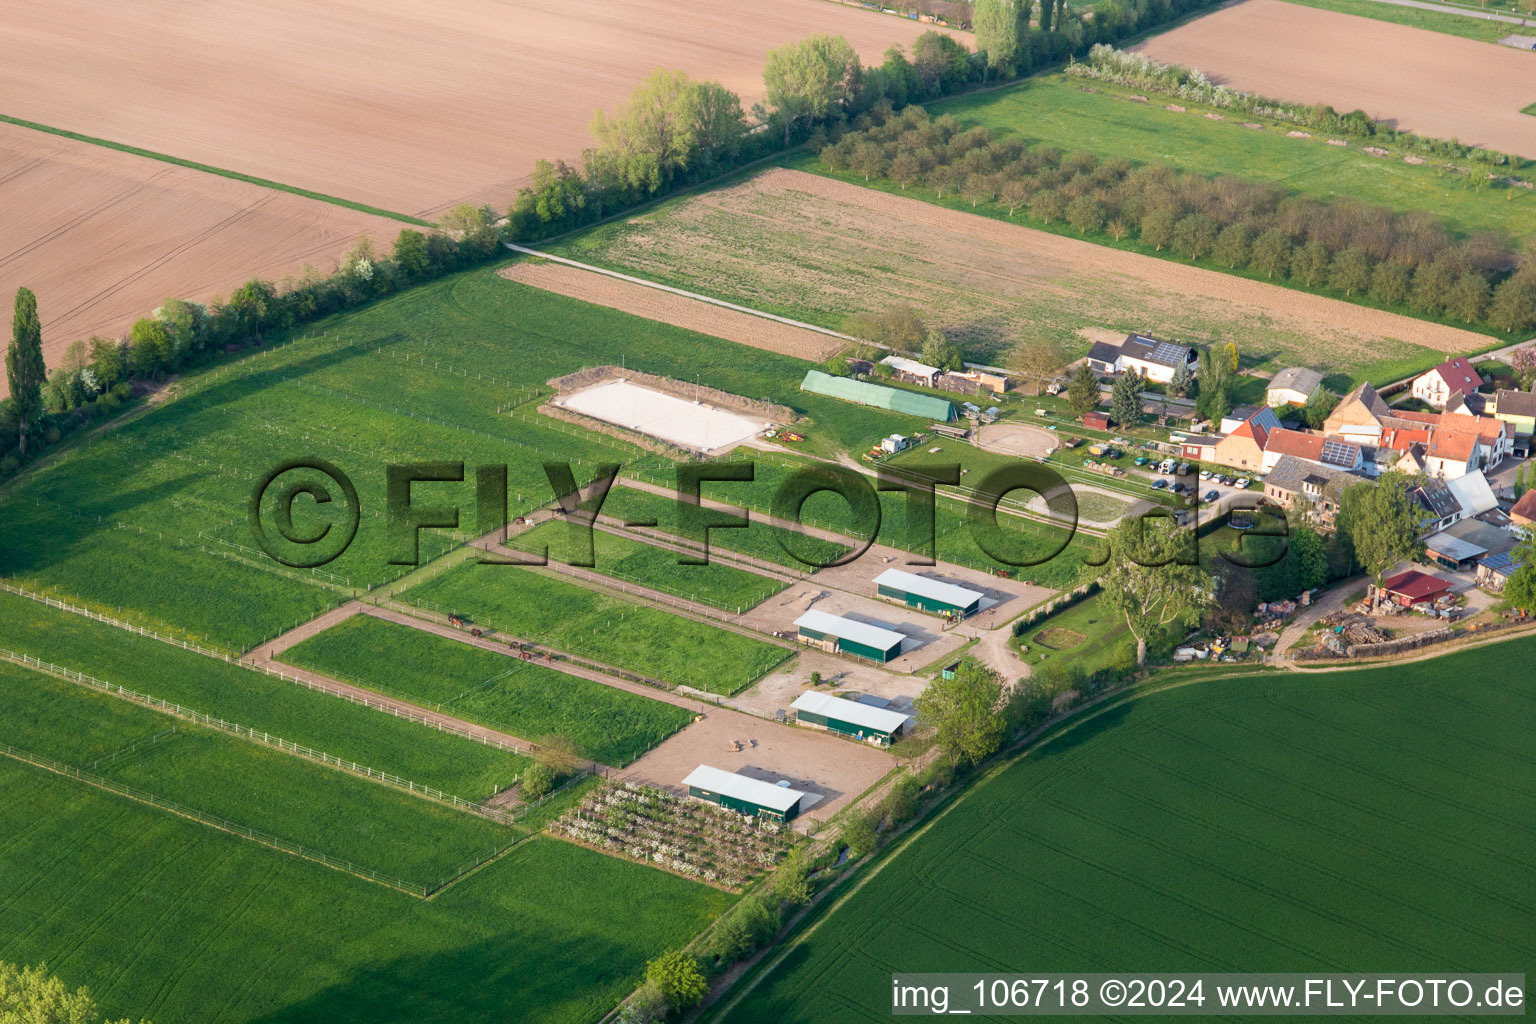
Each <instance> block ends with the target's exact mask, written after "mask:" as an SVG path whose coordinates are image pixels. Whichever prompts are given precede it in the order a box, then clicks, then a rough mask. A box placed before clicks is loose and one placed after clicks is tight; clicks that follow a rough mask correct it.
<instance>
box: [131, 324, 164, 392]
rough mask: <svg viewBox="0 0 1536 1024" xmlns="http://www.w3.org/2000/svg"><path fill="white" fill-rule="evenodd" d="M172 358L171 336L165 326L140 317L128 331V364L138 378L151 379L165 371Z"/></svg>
mask: <svg viewBox="0 0 1536 1024" xmlns="http://www.w3.org/2000/svg"><path fill="white" fill-rule="evenodd" d="M170 357H171V335H170V332H168V331H167V330H166V329H165V325H164V324H162V323H161V322H160V321H158V320H154V319H151V318H150V317H147V316H146V317H140V318H139V319H138V320H135V321H134V322H133V326H132V327H131V328H129V330H128V364H129V366H130V367H132V369H133V373H134V375H135V376H138V377H151V376H153V375H154V374H156V373H158V372H159V371H160V370H163V369H165V367H166V364H167V362H168V361H169V360H170Z"/></svg>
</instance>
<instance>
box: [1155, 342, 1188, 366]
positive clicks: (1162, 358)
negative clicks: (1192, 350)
mask: <svg viewBox="0 0 1536 1024" xmlns="http://www.w3.org/2000/svg"><path fill="white" fill-rule="evenodd" d="M1187 352H1188V349H1186V348H1185V347H1184V346H1183V345H1175V344H1174V343H1173V342H1171V341H1160V342H1158V343H1157V345H1156V346H1155V347H1154V348H1153V349H1152V357H1151V358H1152V360H1153V361H1154V362H1158V363H1167V364H1168V365H1170V366H1177V365H1178V364H1179V363H1180V362H1182V361H1183V360H1184V359H1185V358H1186V353H1187Z"/></svg>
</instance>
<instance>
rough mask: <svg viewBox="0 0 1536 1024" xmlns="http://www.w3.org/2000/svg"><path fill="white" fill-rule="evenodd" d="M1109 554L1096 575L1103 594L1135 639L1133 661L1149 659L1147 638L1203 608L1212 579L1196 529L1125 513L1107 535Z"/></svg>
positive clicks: (1210, 594) (1211, 591) (1209, 595)
mask: <svg viewBox="0 0 1536 1024" xmlns="http://www.w3.org/2000/svg"><path fill="white" fill-rule="evenodd" d="M1106 544H1107V546H1108V555H1109V559H1108V561H1107V562H1106V563H1105V567H1104V571H1103V573H1102V574H1101V575H1100V576H1099V586H1100V587H1102V588H1103V592H1104V597H1105V599H1106V600H1107V601H1108V602H1109V603H1110V605H1111V606H1112V607H1114V609H1115V610H1116V611H1118V612H1119V613H1120V614H1121V615H1122V616H1124V617H1125V624H1126V627H1127V628H1128V629H1129V630H1130V631H1131V635H1132V636H1134V637H1135V638H1136V664H1137V665H1145V664H1146V663H1147V640H1148V639H1149V638H1150V637H1151V636H1153V635H1154V634H1156V633H1160V632H1161V631H1162V630H1163V628H1164V627H1166V626H1168V625H1169V624H1170V623H1172V622H1174V621H1175V620H1177V619H1179V618H1181V617H1183V616H1185V615H1189V614H1193V613H1198V612H1200V611H1202V610H1204V609H1205V608H1206V607H1207V606H1208V605H1209V604H1210V603H1211V601H1212V600H1213V595H1214V590H1215V587H1214V583H1213V581H1212V579H1211V576H1210V573H1208V572H1207V571H1206V570H1205V569H1203V568H1201V567H1200V564H1199V558H1198V557H1197V555H1196V552H1195V550H1194V532H1193V531H1191V530H1184V529H1176V528H1174V527H1173V524H1172V521H1171V520H1168V519H1167V518H1161V519H1160V520H1158V519H1150V518H1149V519H1145V520H1144V519H1141V518H1139V517H1127V518H1126V519H1123V520H1121V522H1120V525H1119V526H1117V527H1115V528H1114V530H1112V531H1110V534H1109V537H1108V538H1107V539H1106Z"/></svg>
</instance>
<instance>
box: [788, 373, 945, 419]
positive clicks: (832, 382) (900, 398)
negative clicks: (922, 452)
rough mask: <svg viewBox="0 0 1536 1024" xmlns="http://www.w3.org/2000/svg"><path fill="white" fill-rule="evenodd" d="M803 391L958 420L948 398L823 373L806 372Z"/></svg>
mask: <svg viewBox="0 0 1536 1024" xmlns="http://www.w3.org/2000/svg"><path fill="white" fill-rule="evenodd" d="M800 390H801V391H809V392H810V393H811V394H813V395H826V396H827V397H828V398H841V399H842V400H843V401H845V402H857V403H858V404H859V405H868V406H873V407H874V408H876V409H889V410H891V411H892V412H904V413H906V414H907V415H909V416H922V417H924V418H926V419H931V420H937V421H938V422H940V423H949V422H951V421H952V420H954V419H955V418H956V417H955V407H954V405H953V404H952V403H950V402H948V401H946V400H945V399H942V398H936V397H934V396H933V395H919V394H917V393H916V392H913V391H903V390H901V389H900V388H888V387H883V386H881V385H879V384H871V383H869V382H868V381H863V380H854V379H853V378H851V377H834V376H832V375H831V374H830V373H822V372H821V371H820V370H808V371H806V374H805V379H804V380H803V381H801V382H800Z"/></svg>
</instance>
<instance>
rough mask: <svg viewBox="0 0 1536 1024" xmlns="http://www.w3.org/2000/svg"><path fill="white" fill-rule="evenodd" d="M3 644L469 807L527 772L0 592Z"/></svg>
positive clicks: (506, 756)
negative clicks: (460, 799) (429, 789)
mask: <svg viewBox="0 0 1536 1024" xmlns="http://www.w3.org/2000/svg"><path fill="white" fill-rule="evenodd" d="M0 637H3V639H0V647H6V648H9V649H10V650H13V651H17V652H19V653H22V654H30V655H32V656H33V657H35V658H41V659H43V660H44V661H49V662H52V663H54V664H55V665H59V666H61V667H63V668H67V669H72V670H73V671H76V672H84V673H85V674H86V675H89V676H95V677H96V678H97V679H100V680H103V681H105V682H109V683H113V684H116V685H117V686H124V687H127V688H128V689H130V690H136V691H138V692H139V693H143V694H147V695H148V696H151V697H158V698H159V699H160V700H165V701H170V702H171V703H173V704H180V705H182V706H183V707H186V708H190V709H192V710H194V711H197V712H200V713H202V714H205V715H210V716H212V717H214V718H222V719H224V720H225V721H228V722H235V723H238V724H239V725H243V726H245V727H246V728H249V729H257V730H260V731H262V732H267V733H271V734H272V735H273V736H281V737H282V738H283V739H285V740H288V741H289V742H291V743H298V744H301V745H303V746H306V747H313V748H314V749H316V750H323V751H325V752H326V753H328V754H331V755H333V756H335V757H340V758H343V759H345V760H348V761H355V762H357V763H358V764H366V765H368V766H369V767H371V768H374V769H376V770H378V771H383V772H389V773H391V774H393V775H398V776H400V777H401V778H406V779H410V780H411V781H413V782H417V783H420V784H422V785H427V786H432V787H434V788H436V789H441V790H443V791H444V792H447V793H453V794H456V795H457V796H460V797H463V798H464V799H467V800H483V799H485V798H486V797H488V796H490V795H491V794H492V793H494V792H495V791H496V790H497V789H499V788H505V786H506V785H507V780H508V779H509V778H511V777H512V776H514V775H517V774H519V773H520V772H521V771H522V769H523V766H524V764H526V761H525V759H524V758H522V757H520V756H518V755H517V754H513V753H510V752H508V751H505V750H497V749H496V748H494V747H488V746H486V745H484V744H482V743H476V742H474V741H472V740H467V739H461V738H460V737H458V736H454V735H452V734H451V733H444V732H439V731H437V730H436V729H429V728H427V727H426V726H423V725H418V724H416V723H414V722H410V721H407V720H405V719H403V718H396V717H394V716H393V715H388V714H384V713H383V712H380V711H376V710H374V709H372V708H365V707H363V706H362V705H360V704H353V703H351V702H350V701H346V700H342V699H340V698H338V697H332V696H329V695H327V694H324V693H319V692H317V691H314V690H311V689H308V688H307V687H304V686H299V685H297V684H294V683H289V682H284V681H283V680H281V679H276V678H273V677H272V676H269V675H266V674H265V673H262V672H257V671H255V670H253V669H247V668H241V667H239V666H237V665H230V664H227V663H225V662H222V661H218V660H215V659H213V658H209V657H205V656H203V655H201V654H195V653H193V652H191V651H184V650H182V649H181V648H179V647H173V646H172V645H170V644H166V643H162V642H161V641H158V640H153V639H150V638H148V637H142V636H139V635H137V634H134V633H130V632H128V631H127V630H122V629H117V628H114V627H112V626H108V625H104V624H102V623H99V622H93V621H92V620H90V619H88V618H86V617H84V616H82V615H72V614H70V613H69V612H62V611H57V610H55V609H53V608H49V607H47V606H46V605H43V604H40V603H38V602H36V601H30V600H28V599H26V598H23V597H17V596H15V595H13V594H7V593H4V592H0Z"/></svg>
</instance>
